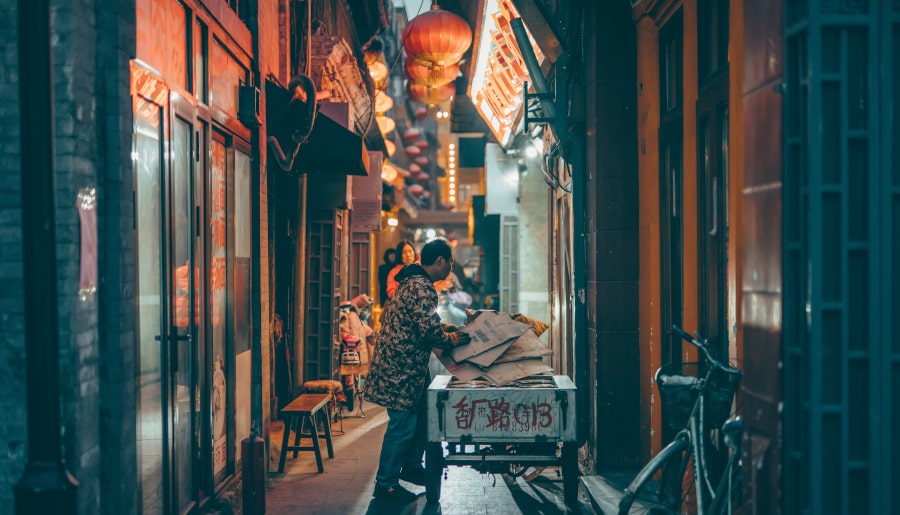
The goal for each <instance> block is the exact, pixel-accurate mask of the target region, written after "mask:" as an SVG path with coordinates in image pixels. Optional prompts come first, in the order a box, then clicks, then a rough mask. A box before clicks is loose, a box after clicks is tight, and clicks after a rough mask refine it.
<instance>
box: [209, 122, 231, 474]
mask: <svg viewBox="0 0 900 515" xmlns="http://www.w3.org/2000/svg"><path fill="white" fill-rule="evenodd" d="M225 151H226V148H225V144H224V142H221V141H219V140H218V139H216V138H213V142H212V162H211V166H210V177H209V210H210V212H209V239H210V242H209V263H208V270H209V302H210V306H209V308H210V310H209V313H210V320H209V324H210V331H209V334H210V336H211V338H212V357H213V360H214V362H213V384H212V397H211V398H212V406H211V408H212V440H213V442H212V443H213V476H214V478H215V480H216V482H218V481H219V480H221V478H222V477H223V476H224V475H225V465H226V463H227V461H228V453H227V449H228V447H227V434H228V432H227V430H226V429H227V424H226V412H227V409H226V408H227V400H228V395H227V392H228V389H227V388H226V374H225V372H226V361H225V356H226V353H225V341H226V340H225V338H226V331H225V313H226V311H225V310H226V302H227V299H228V295H227V293H228V291H227V288H226V287H227V283H226V273H225V272H226V258H227V247H226V244H227V237H226V234H227V232H226V228H227V223H226V206H227V197H226V187H225V186H226V158H225Z"/></svg>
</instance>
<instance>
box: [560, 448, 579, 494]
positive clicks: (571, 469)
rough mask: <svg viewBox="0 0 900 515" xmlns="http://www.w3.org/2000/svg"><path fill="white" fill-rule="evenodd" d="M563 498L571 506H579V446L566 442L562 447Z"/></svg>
mask: <svg viewBox="0 0 900 515" xmlns="http://www.w3.org/2000/svg"><path fill="white" fill-rule="evenodd" d="M562 475H563V499H564V500H565V502H566V505H568V506H569V507H570V508H575V507H576V506H578V447H576V446H575V444H574V443H564V444H563V448H562Z"/></svg>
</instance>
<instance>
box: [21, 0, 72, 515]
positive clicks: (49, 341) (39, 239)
mask: <svg viewBox="0 0 900 515" xmlns="http://www.w3.org/2000/svg"><path fill="white" fill-rule="evenodd" d="M19 108H20V113H19V119H20V124H21V152H22V165H21V174H22V199H23V201H22V264H23V274H24V275H23V278H24V280H23V286H24V290H25V292H24V297H25V367H26V389H27V390H26V394H27V410H28V419H27V420H28V462H27V463H26V464H25V471H24V472H23V474H22V477H21V478H20V479H19V481H18V483H16V485H15V486H14V487H13V495H14V497H15V509H16V514H17V515H24V514H27V513H58V514H63V515H68V514H72V515H74V514H75V513H76V511H77V510H76V492H77V487H78V483H77V482H76V481H75V479H74V478H73V477H72V476H71V475H70V474H69V473H68V471H66V467H65V463H64V462H63V459H62V447H61V437H60V434H61V433H62V431H61V423H60V419H61V416H60V400H59V396H60V393H59V313H58V309H59V308H58V306H57V298H56V275H57V274H56V219H55V213H54V210H55V209H56V185H55V180H54V179H55V178H54V163H53V159H54V152H55V146H54V130H53V60H52V59H51V49H50V6H49V1H48V0H19Z"/></svg>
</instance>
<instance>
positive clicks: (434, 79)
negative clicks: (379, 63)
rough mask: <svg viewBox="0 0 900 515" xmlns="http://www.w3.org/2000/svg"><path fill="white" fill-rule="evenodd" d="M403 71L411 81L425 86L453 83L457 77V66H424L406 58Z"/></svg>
mask: <svg viewBox="0 0 900 515" xmlns="http://www.w3.org/2000/svg"><path fill="white" fill-rule="evenodd" d="M403 70H404V71H405V72H406V76H407V77H409V80H411V81H415V82H418V83H419V84H425V85H427V86H443V85H444V84H449V83H451V82H453V80H454V79H456V76H457V75H459V64H450V65H447V66H425V65H422V64H419V63H417V62H416V60H415V59H410V58H407V59H406V61H405V62H404V64H403Z"/></svg>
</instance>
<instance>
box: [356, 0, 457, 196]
mask: <svg viewBox="0 0 900 515" xmlns="http://www.w3.org/2000/svg"><path fill="white" fill-rule="evenodd" d="M402 42H403V50H404V53H405V54H406V58H405V60H404V66H403V70H404V74H405V75H406V77H407V79H408V80H407V86H406V93H407V95H408V96H409V99H410V100H412V101H415V102H419V103H422V104H426V105H428V106H435V105H439V104H443V103H445V102H448V101H450V100H452V99H453V97H454V95H455V94H456V86H455V84H454V81H455V79H456V77H457V76H458V75H459V72H460V61H461V59H462V58H463V56H464V55H465V53H466V52H467V51H468V49H469V47H470V46H471V44H472V30H471V28H470V27H469V25H468V23H467V22H466V21H465V20H464V19H463V18H462V17H460V16H458V15H456V14H454V13H451V12H449V11H445V10H443V9H441V8H440V7H439V6H438V5H437V2H433V3H432V6H431V9H430V10H429V11H427V12H424V13H422V14H420V15H418V16H416V17H415V18H413V19H412V20H410V21H409V22H408V23H407V24H406V26H405V28H404V30H403V34H402ZM375 50H377V51H380V50H381V48H380V47H377V48H375ZM377 57H378V56H376V55H374V54H372V53H367V54H366V62H367V64H369V73H370V75H372V78H373V80H374V82H375V84H376V86H377V87H378V89H382V87H381V86H382V85H383V86H385V87H386V86H387V84H388V82H389V81H388V80H387V77H388V75H389V74H390V71H389V69H388V68H387V66H385V65H384V61H383V60H382V59H378V58H377ZM374 102H375V111H376V114H377V118H376V122H377V124H378V127H379V129H380V130H381V133H382V135H383V136H384V137H385V144H386V146H387V148H388V154H389V156H390V155H395V154H396V149H397V148H398V147H402V148H403V152H402V153H401V154H400V155H399V156H397V157H399V158H400V162H401V163H402V162H408V169H407V170H404V169H403V168H401V167H400V166H398V165H396V164H394V163H390V162H386V163H385V164H386V167H385V168H383V171H382V179H383V180H384V181H385V182H387V183H389V184H394V185H395V187H397V188H399V189H398V191H403V190H404V189H405V190H406V192H407V193H409V194H410V195H412V196H413V197H414V198H417V199H423V200H428V199H429V198H430V197H431V192H430V191H428V185H429V183H430V181H431V177H430V175H429V174H428V173H427V172H426V171H425V170H426V169H427V168H428V167H429V165H430V162H431V161H430V159H429V157H428V150H429V143H428V141H427V139H422V136H423V135H424V134H423V132H422V131H421V130H420V129H418V128H415V127H409V128H407V129H406V130H405V131H403V132H402V134H401V133H400V131H398V130H397V129H398V127H397V123H396V122H394V120H393V119H391V118H389V117H388V116H387V111H389V110H390V109H391V108H392V107H393V100H392V99H391V98H390V97H389V96H387V94H386V93H385V92H383V91H379V92H378V93H377V94H376V97H375V99H374ZM427 113H428V110H427V109H425V108H418V109H416V110H415V112H414V118H415V120H416V121H419V122H421V121H422V120H423V119H424V118H425V117H426V116H427ZM394 134H397V135H398V136H400V138H398V139H395V140H394V141H396V143H394V142H392V141H389V139H393V135H394ZM388 143H390V145H387V144H388ZM450 152H451V156H452V155H453V154H455V151H454V150H452V145H451V150H450ZM453 161H455V158H454V157H450V174H451V177H452V176H453V175H455V169H454V168H455V163H454V162H453ZM453 182H455V177H452V179H451V184H452V183H453ZM451 188H452V190H451V192H450V201H451V202H453V201H454V200H455V198H454V197H455V184H454V185H452V186H451ZM441 207H442V208H444V209H452V206H449V205H448V204H447V203H446V202H442V204H441Z"/></svg>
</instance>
